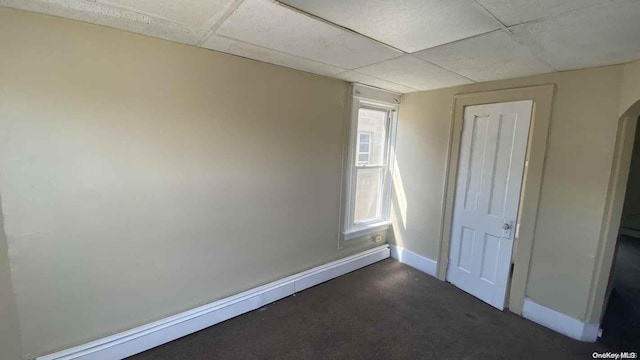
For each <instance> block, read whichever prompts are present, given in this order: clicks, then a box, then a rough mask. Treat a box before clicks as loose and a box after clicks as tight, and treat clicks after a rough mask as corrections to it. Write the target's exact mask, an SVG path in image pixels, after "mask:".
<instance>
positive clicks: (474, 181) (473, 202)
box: [447, 101, 533, 310]
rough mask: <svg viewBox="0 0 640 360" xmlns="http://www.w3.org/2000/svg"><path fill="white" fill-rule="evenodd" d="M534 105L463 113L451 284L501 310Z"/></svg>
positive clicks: (503, 105) (518, 104)
mask: <svg viewBox="0 0 640 360" xmlns="http://www.w3.org/2000/svg"><path fill="white" fill-rule="evenodd" d="M532 106H533V102H532V101H517V102H511V103H500V104H488V105H478V106H469V107H467V108H465V112H464V126H463V131H462V142H461V145H460V156H459V163H458V178H457V181H456V197H455V202H454V211H453V222H452V232H451V250H450V254H449V257H450V259H449V267H448V271H447V280H448V281H449V282H451V283H452V284H454V285H456V286H458V287H459V288H461V289H462V290H464V291H466V292H469V293H471V294H472V295H475V296H477V297H478V298H480V299H481V300H483V301H485V302H487V303H489V304H491V305H493V306H495V307H496V308H498V309H500V310H502V309H504V303H505V297H506V288H507V282H508V279H509V270H510V265H511V251H512V249H513V240H514V234H515V223H516V219H517V215H518V214H517V213H518V204H519V201H520V190H521V186H522V177H523V173H524V161H525V155H526V149H527V139H528V135H529V125H530V123H531V109H532ZM505 224H507V225H509V227H510V228H509V229H504V228H503V226H505Z"/></svg>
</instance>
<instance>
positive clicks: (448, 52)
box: [414, 31, 554, 81]
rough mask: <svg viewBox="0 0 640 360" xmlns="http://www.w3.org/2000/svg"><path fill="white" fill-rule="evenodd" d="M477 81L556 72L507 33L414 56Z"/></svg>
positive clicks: (484, 36)
mask: <svg viewBox="0 0 640 360" xmlns="http://www.w3.org/2000/svg"><path fill="white" fill-rule="evenodd" d="M414 55H415V56H418V57H420V58H422V59H425V60H427V61H429V62H432V63H434V64H436V65H439V66H441V67H443V68H446V69H448V70H451V71H453V72H455V73H458V74H460V75H463V76H465V77H468V78H470V79H473V80H475V81H491V80H499V79H508V78H515V77H521V76H527V75H535V74H543V73H549V72H553V71H554V69H553V68H552V67H551V66H549V65H548V64H546V63H545V62H543V61H541V60H539V59H538V58H537V57H535V55H534V54H533V53H532V51H531V50H530V49H529V48H527V47H525V46H522V45H520V44H518V43H517V42H516V41H514V40H513V39H511V37H510V36H509V35H508V34H507V33H505V32H504V31H497V32H493V33H490V34H485V35H480V36H477V37H474V38H470V39H465V40H460V41H458V42H455V43H451V44H446V45H442V46H438V47H435V48H431V49H427V50H424V51H421V52H418V53H415V54H414Z"/></svg>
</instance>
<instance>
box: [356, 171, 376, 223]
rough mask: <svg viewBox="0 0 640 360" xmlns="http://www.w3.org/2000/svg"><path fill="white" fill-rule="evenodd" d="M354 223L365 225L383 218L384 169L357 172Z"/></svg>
mask: <svg viewBox="0 0 640 360" xmlns="http://www.w3.org/2000/svg"><path fill="white" fill-rule="evenodd" d="M356 171H357V173H356V199H355V200H356V201H355V214H354V222H355V223H363V222H368V221H371V220H375V219H378V218H380V217H381V215H382V214H381V207H382V201H381V199H382V191H381V189H382V174H383V172H382V171H383V169H382V168H374V169H357V170H356Z"/></svg>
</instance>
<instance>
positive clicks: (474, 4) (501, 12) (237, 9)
mask: <svg viewBox="0 0 640 360" xmlns="http://www.w3.org/2000/svg"><path fill="white" fill-rule="evenodd" d="M0 6H6V7H11V8H17V9H22V10H27V11H33V12H38V13H44V14H50V15H55V16H60V17H65V18H70V19H76V20H80V21H85V22H89V23H94V24H99V25H104V26H109V27H114V28H118V29H122V30H126V31H131V32H135V33H140V34H145V35H148V36H153V37H158V38H162V39H167V40H171V41H176V42H180V43H184V44H189V45H194V46H199V47H203V48H207V49H211V50H217V51H221V52H225V53H229V54H234V55H238V56H242V57H246V58H251V59H255V60H259V61H264V62H268V63H272V64H276V65H281V66H285V67H289V68H293V69H298V70H302V71H307V72H311V73H315V74H320V75H327V76H331V77H335V78H339V79H343V80H346V81H352V82H358V83H363V84H367V85H372V86H376V87H379V88H383V89H387V90H391V91H396V92H400V93H408V92H413V91H417V90H430V89H437V88H443V87H450V86H456V85H461V84H469V83H473V82H481V81H491V80H499V79H506V78H514V77H520V76H527V75H535V74H542V73H549V72H554V71H562V70H570V69H578V68H585V67H593V66H601V65H611V64H619V63H624V62H628V61H631V60H635V59H639V58H640V21H638V20H637V19H638V18H640V0H535V1H532V0H281V1H279V2H278V1H275V0H0Z"/></svg>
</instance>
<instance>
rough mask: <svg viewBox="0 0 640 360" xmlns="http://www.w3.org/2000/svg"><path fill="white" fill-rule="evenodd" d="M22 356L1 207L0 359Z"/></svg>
mask: <svg viewBox="0 0 640 360" xmlns="http://www.w3.org/2000/svg"><path fill="white" fill-rule="evenodd" d="M21 356H22V349H21V347H20V325H19V323H18V308H17V307H16V303H15V297H14V293H13V285H12V283H11V270H10V266H9V256H8V253H7V237H6V235H5V232H4V221H3V217H2V209H0V359H3V360H16V359H20V358H21Z"/></svg>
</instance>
